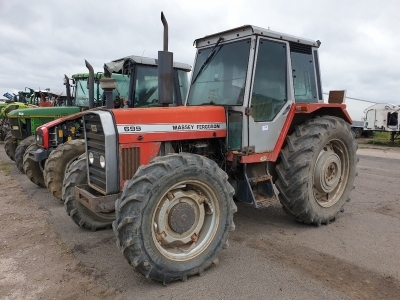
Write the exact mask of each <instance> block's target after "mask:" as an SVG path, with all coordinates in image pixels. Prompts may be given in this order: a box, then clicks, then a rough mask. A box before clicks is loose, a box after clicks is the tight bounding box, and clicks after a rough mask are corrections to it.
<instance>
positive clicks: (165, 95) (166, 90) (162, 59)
mask: <svg viewBox="0 0 400 300" xmlns="http://www.w3.org/2000/svg"><path fill="white" fill-rule="evenodd" d="M161 22H162V23H163V25H164V47H163V51H158V68H157V69H158V102H159V103H160V104H162V105H163V106H168V105H169V104H172V103H173V101H174V99H173V83H174V73H173V61H174V59H173V53H172V52H168V23H167V20H166V19H165V16H164V13H163V12H161Z"/></svg>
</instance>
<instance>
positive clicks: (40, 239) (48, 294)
mask: <svg viewBox="0 0 400 300" xmlns="http://www.w3.org/2000/svg"><path fill="white" fill-rule="evenodd" d="M358 154H359V157H360V162H359V164H358V172H359V176H358V177H357V179H356V182H355V186H356V188H355V190H354V191H353V192H352V194H351V199H352V200H351V201H350V202H349V203H348V204H346V206H345V211H344V213H342V214H340V215H339V217H338V218H337V220H336V221H335V222H333V223H331V224H330V225H328V226H321V227H314V226H306V225H302V224H299V223H297V222H295V221H293V220H292V219H291V218H289V217H288V216H287V215H286V214H285V213H284V212H283V211H282V210H281V208H280V205H276V206H271V207H269V208H266V209H261V210H256V209H254V208H253V207H251V206H248V205H244V204H241V203H239V204H238V212H237V213H236V214H235V219H234V220H235V224H236V230H235V231H234V232H233V233H232V234H231V236H230V247H229V248H228V249H227V250H224V251H221V253H220V255H219V264H218V265H216V266H212V267H211V268H210V269H208V270H207V271H206V272H205V273H204V275H203V276H202V277H198V276H194V277H191V278H189V280H188V281H187V282H174V283H171V284H170V285H168V286H166V287H165V286H163V285H162V284H160V283H158V282H153V281H149V280H147V279H146V278H144V277H143V276H141V275H139V274H136V273H135V272H134V271H133V270H132V268H131V267H130V266H129V265H128V263H127V262H126V260H125V259H124V257H123V256H122V254H121V253H119V252H118V250H117V247H116V246H115V238H114V235H113V233H112V231H110V230H106V231H100V232H88V231H85V230H82V229H81V228H79V227H77V226H76V225H75V224H74V223H73V222H72V220H71V219H70V218H69V217H68V216H67V214H66V212H65V209H64V207H63V205H62V204H61V203H60V202H59V201H58V200H56V199H55V198H52V196H51V195H50V193H49V192H48V191H47V190H46V189H43V188H40V187H37V186H35V185H34V184H33V183H31V182H30V181H29V180H28V179H27V178H26V176H25V175H23V174H21V173H20V172H19V171H18V170H17V168H16V166H15V163H14V162H12V161H11V160H9V159H8V157H7V156H6V154H5V153H4V147H3V144H2V143H0V182H1V186H0V205H1V209H0V298H1V299H155V298H157V299H159V298H162V299H249V298H254V299H400V252H399V251H398V249H400V238H399V237H400V193H399V188H398V183H399V179H400V150H399V149H394V148H387V147H376V146H373V147H372V146H370V145H360V149H359V151H358Z"/></svg>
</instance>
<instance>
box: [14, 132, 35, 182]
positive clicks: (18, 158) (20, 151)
mask: <svg viewBox="0 0 400 300" xmlns="http://www.w3.org/2000/svg"><path fill="white" fill-rule="evenodd" d="M35 142H36V140H35V136H34V135H31V136H28V137H27V138H26V139H24V140H22V141H21V142H19V145H18V147H17V149H15V157H14V158H15V163H16V164H17V168H18V170H20V171H21V173H24V174H25V171H24V154H25V151H26V149H27V148H28V147H29V146H30V145H31V144H32V143H35Z"/></svg>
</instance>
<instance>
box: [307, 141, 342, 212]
mask: <svg viewBox="0 0 400 300" xmlns="http://www.w3.org/2000/svg"><path fill="white" fill-rule="evenodd" d="M348 174H349V154H348V151H347V148H346V147H345V145H344V144H343V143H342V142H341V141H338V140H334V141H330V142H329V143H328V144H326V145H325V147H324V148H323V149H322V150H321V152H320V153H319V155H318V158H317V161H316V164H315V167H314V171H313V190H314V197H315V199H316V201H317V203H318V204H319V205H321V206H322V207H331V206H332V205H334V204H335V203H336V202H338V201H339V199H340V198H341V196H342V194H343V192H344V189H345V187H346V183H347V178H348Z"/></svg>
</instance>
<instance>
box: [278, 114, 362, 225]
mask: <svg viewBox="0 0 400 300" xmlns="http://www.w3.org/2000/svg"><path fill="white" fill-rule="evenodd" d="M356 151H357V143H356V142H355V140H354V135H353V133H352V131H351V128H350V125H349V124H348V123H346V122H345V121H344V120H342V119H340V118H337V117H333V116H324V117H317V118H315V119H311V120H308V121H307V122H306V123H305V124H302V125H299V126H296V127H295V131H294V132H293V133H292V134H291V135H290V136H288V137H287V138H286V146H285V147H284V148H283V149H282V151H281V153H280V158H281V162H280V163H279V165H278V166H277V168H276V170H277V174H278V180H277V181H276V187H277V188H278V190H279V192H280V195H279V198H280V201H281V203H282V206H283V210H284V211H285V212H286V213H287V214H288V215H289V216H291V217H292V218H294V219H296V220H297V221H300V222H303V223H306V224H315V225H321V224H328V223H329V222H331V221H334V220H335V218H336V216H337V214H338V213H339V212H340V211H343V206H344V204H345V203H346V201H349V200H350V199H349V194H350V192H351V190H352V189H353V183H354V178H355V176H356V175H357V172H356V164H357V162H358V158H357V155H356Z"/></svg>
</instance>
